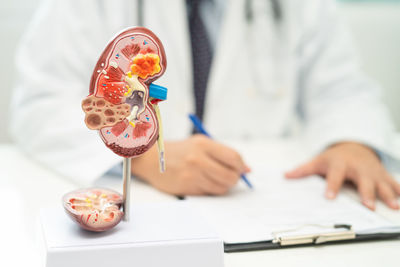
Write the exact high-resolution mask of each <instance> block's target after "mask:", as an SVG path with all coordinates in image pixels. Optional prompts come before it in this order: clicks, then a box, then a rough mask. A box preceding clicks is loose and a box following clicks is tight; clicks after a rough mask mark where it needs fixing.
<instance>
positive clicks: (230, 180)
mask: <svg viewBox="0 0 400 267" xmlns="http://www.w3.org/2000/svg"><path fill="white" fill-rule="evenodd" d="M203 163H204V168H203V172H204V174H205V175H206V176H207V177H208V178H209V179H211V180H213V181H214V182H216V183H218V184H220V185H222V186H224V187H228V188H230V187H232V186H234V185H235V184H236V183H237V181H238V180H239V178H240V173H237V172H235V171H233V170H232V169H230V168H228V167H226V166H225V165H223V164H221V163H220V162H218V161H216V160H215V159H213V158H210V157H207V156H205V158H204V160H203Z"/></svg>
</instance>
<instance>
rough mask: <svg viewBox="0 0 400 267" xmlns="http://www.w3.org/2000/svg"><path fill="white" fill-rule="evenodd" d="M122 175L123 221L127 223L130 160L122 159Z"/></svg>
mask: <svg viewBox="0 0 400 267" xmlns="http://www.w3.org/2000/svg"><path fill="white" fill-rule="evenodd" d="M122 169H123V170H122V175H123V180H124V190H123V195H122V198H123V201H124V203H123V206H122V210H123V211H124V221H126V222H128V221H129V206H130V191H131V159H130V158H124V161H123V164H122Z"/></svg>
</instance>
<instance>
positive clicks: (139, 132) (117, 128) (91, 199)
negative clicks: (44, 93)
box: [63, 27, 167, 231]
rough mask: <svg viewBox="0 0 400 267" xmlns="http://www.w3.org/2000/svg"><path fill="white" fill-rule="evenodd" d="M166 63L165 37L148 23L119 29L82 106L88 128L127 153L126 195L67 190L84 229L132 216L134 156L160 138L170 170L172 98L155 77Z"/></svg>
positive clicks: (106, 226)
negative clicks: (166, 133)
mask: <svg viewBox="0 0 400 267" xmlns="http://www.w3.org/2000/svg"><path fill="white" fill-rule="evenodd" d="M166 65H167V62H166V57H165V52H164V48H163V45H162V44H161V41H160V40H159V39H158V38H157V36H155V34H154V33H153V32H151V31H150V30H148V29H146V28H143V27H135V28H129V29H127V30H124V31H123V32H121V33H120V34H118V35H117V36H116V37H115V38H114V39H113V40H112V41H111V42H110V43H109V44H108V45H107V47H106V48H105V50H104V51H103V53H102V55H101V56H100V58H99V60H98V62H97V64H96V66H95V69H94V71H93V75H92V79H91V81H90V89H89V95H88V96H87V97H86V98H85V99H84V100H83V101H82V109H83V111H84V112H85V123H86V125H87V127H88V128H89V129H92V130H97V131H98V132H99V134H100V137H101V139H102V140H103V142H104V143H105V144H106V146H107V147H108V148H110V149H111V150H112V151H113V152H114V153H116V154H118V155H120V156H122V157H124V170H123V171H124V195H123V196H122V195H120V194H118V193H117V192H115V191H112V190H108V189H102V188H88V189H81V190H76V191H73V192H70V193H68V194H66V195H65V196H64V198H63V204H64V208H65V210H66V211H67V213H68V214H69V215H70V217H71V218H73V220H74V221H75V222H77V223H78V224H79V225H80V226H81V227H82V228H84V229H86V230H91V231H105V230H107V229H110V228H112V227H114V226H115V225H117V224H118V223H119V222H120V221H121V219H122V218H123V216H125V218H126V219H127V218H128V217H127V215H128V214H129V213H128V212H127V206H128V205H129V181H130V158H132V157H137V156H139V155H141V154H143V153H144V152H146V151H147V150H149V149H150V148H151V147H152V146H153V144H154V143H155V142H156V141H158V151H159V158H160V170H161V171H162V172H163V171H164V169H165V167H164V166H165V161H164V146H163V138H162V127H161V119H160V112H159V108H158V103H159V102H160V101H162V100H165V99H166V96H167V89H166V88H164V87H161V86H158V85H154V84H152V82H153V81H155V80H156V79H157V78H158V77H160V76H161V75H162V74H163V73H164V72H165V68H166ZM121 206H123V208H124V212H125V214H124V212H123V211H121V210H120V208H121Z"/></svg>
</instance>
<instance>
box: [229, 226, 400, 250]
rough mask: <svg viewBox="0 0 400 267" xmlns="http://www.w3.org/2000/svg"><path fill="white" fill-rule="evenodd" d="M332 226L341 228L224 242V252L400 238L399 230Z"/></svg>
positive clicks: (276, 234)
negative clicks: (360, 231) (361, 230)
mask: <svg viewBox="0 0 400 267" xmlns="http://www.w3.org/2000/svg"><path fill="white" fill-rule="evenodd" d="M313 226H315V225H313ZM301 227H304V226H301ZM301 227H300V228H301ZM323 227H325V226H323ZM332 228H335V229H339V228H341V229H343V230H342V231H338V232H332V233H320V234H318V233H315V234H307V235H292V236H280V235H279V233H278V232H277V233H275V234H274V236H275V238H274V239H273V240H265V241H255V242H243V243H227V242H224V252H225V253H234V252H247V251H258V250H270V249H282V248H293V247H305V246H320V245H326V244H329V245H331V244H332V245H333V244H344V243H356V242H366V241H382V240H390V239H398V238H400V231H399V232H390V233H384V232H382V233H380V232H377V233H368V234H357V233H355V232H354V231H353V229H352V226H351V225H347V224H335V225H333V226H332ZM288 231H293V230H288ZM288 231H285V232H288Z"/></svg>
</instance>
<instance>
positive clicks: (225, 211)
mask: <svg viewBox="0 0 400 267" xmlns="http://www.w3.org/2000/svg"><path fill="white" fill-rule="evenodd" d="M248 178H249V179H250V180H251V182H252V183H253V184H254V190H250V189H248V188H247V187H246V186H245V185H244V184H243V183H242V182H239V184H238V186H237V187H236V188H235V189H233V190H232V192H231V193H230V194H228V195H226V196H220V197H189V198H188V201H189V202H190V203H191V204H193V205H195V207H196V208H198V209H199V212H200V213H202V214H203V216H204V217H205V218H206V219H208V221H209V223H210V224H211V225H213V226H214V227H215V228H216V230H217V231H218V232H219V234H220V235H221V236H222V238H223V239H224V241H225V242H227V243H239V242H252V241H262V240H272V239H273V235H272V232H274V231H284V230H288V229H296V228H298V227H301V226H304V225H309V224H318V225H322V226H326V227H327V228H323V227H322V228H321V227H320V226H314V227H310V226H308V227H303V228H301V229H297V230H296V231H292V232H290V233H287V235H291V234H293V235H297V234H304V233H325V232H332V231H343V229H336V230H332V229H331V228H329V226H333V225H334V224H350V225H352V227H353V230H354V231H355V232H356V233H371V232H399V231H400V227H399V226H397V225H394V224H392V223H390V222H389V221H387V220H386V219H384V218H383V217H381V216H380V215H378V214H376V213H374V212H372V211H370V210H368V209H367V208H365V207H364V206H362V205H361V204H359V203H357V202H355V201H354V200H351V199H350V198H348V197H347V196H345V195H339V196H338V197H337V198H336V199H335V200H327V199H326V198H325V197H324V192H325V181H324V180H323V179H322V178H320V177H316V176H314V177H309V178H306V179H296V180H288V179H285V178H284V176H283V171H278V170H265V169H264V170H262V171H258V172H255V173H254V174H253V175H249V177H248ZM285 235H286V234H285Z"/></svg>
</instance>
